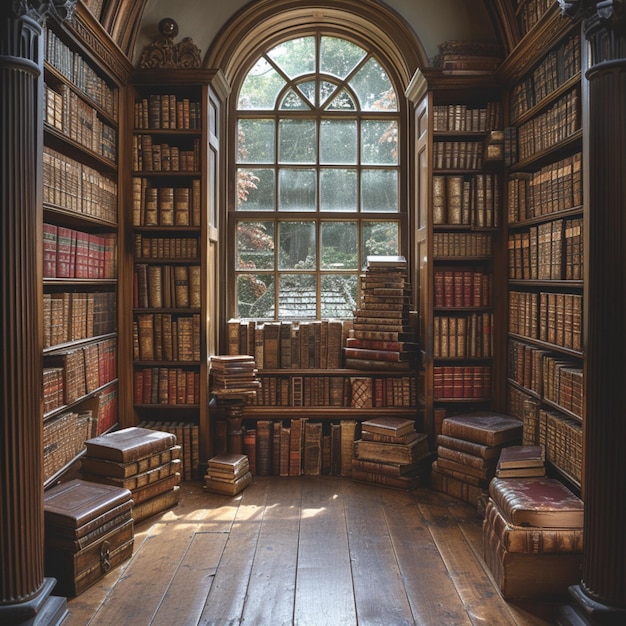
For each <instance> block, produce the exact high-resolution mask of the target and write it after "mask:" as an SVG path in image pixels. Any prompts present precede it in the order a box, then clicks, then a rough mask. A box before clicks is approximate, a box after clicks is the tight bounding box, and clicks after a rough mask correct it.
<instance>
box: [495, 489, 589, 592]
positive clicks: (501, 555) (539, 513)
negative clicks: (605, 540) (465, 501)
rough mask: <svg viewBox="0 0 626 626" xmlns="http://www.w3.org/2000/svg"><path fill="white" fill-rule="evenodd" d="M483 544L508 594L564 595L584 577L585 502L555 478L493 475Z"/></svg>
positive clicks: (502, 587)
mask: <svg viewBox="0 0 626 626" xmlns="http://www.w3.org/2000/svg"><path fill="white" fill-rule="evenodd" d="M483 545H484V559H485V563H486V564H487V566H488V567H489V569H490V571H491V574H492V576H493V578H494V580H495V582H496V584H497V585H498V587H499V589H500V592H501V594H502V596H503V597H504V598H507V599H509V598H511V599H524V598H549V597H557V596H564V595H566V593H567V588H568V587H569V586H570V585H575V584H577V583H579V582H580V578H581V575H582V572H581V565H582V551H583V502H582V500H580V498H578V497H577V496H576V495H575V494H574V493H572V492H571V491H570V490H569V489H567V487H565V486H564V485H563V484H562V483H561V482H559V481H558V480H556V479H554V478H547V477H544V476H542V477H536V478H494V479H493V480H492V481H491V483H490V485H489V500H488V502H487V509H486V512H485V518H484V520H483Z"/></svg>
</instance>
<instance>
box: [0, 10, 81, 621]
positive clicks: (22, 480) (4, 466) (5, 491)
mask: <svg viewBox="0 0 626 626" xmlns="http://www.w3.org/2000/svg"><path fill="white" fill-rule="evenodd" d="M74 3H75V0H74ZM56 4H57V6H56V7H55V5H54V4H53V3H44V2H27V1H26V0H22V1H19V0H13V1H11V0H4V1H3V2H1V3H0V150H1V153H0V299H1V301H2V309H1V313H0V315H1V318H0V319H1V323H0V468H1V469H0V623H2V624H7V625H8V624H21V623H26V622H28V623H36V624H53V623H54V624H56V623H59V622H60V620H61V619H62V618H63V617H64V615H65V613H66V603H65V599H64V598H55V597H53V596H51V591H52V588H53V587H54V584H55V581H54V579H48V578H45V577H44V567H43V552H44V546H43V536H44V531H43V481H42V476H43V473H42V460H43V456H42V432H43V427H42V420H41V416H42V403H41V389H42V380H41V378H42V366H41V346H42V341H41V330H40V329H41V328H42V325H41V319H40V304H39V298H40V295H39V294H40V291H41V275H42V273H41V237H40V233H41V229H42V225H41V170H42V168H41V158H42V149H43V139H42V138H43V135H42V127H43V126H42V125H43V106H42V102H43V78H42V72H43V47H44V35H43V29H42V24H43V21H44V20H45V18H46V15H47V14H48V13H49V12H50V11H55V12H56V11H57V9H58V10H59V11H61V13H62V14H63V13H66V11H65V8H66V5H67V4H68V3H67V2H59V1H58V0H57V3H56Z"/></svg>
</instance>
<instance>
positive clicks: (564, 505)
mask: <svg viewBox="0 0 626 626" xmlns="http://www.w3.org/2000/svg"><path fill="white" fill-rule="evenodd" d="M489 496H490V497H491V499H492V500H493V501H494V502H495V504H496V505H497V506H498V508H499V509H500V511H502V514H503V515H504V517H505V519H506V520H507V521H508V522H509V523H511V524H515V525H516V526H537V527H540V528H582V527H583V510H584V507H583V502H582V500H581V499H580V498H578V497H577V496H576V495H575V494H574V493H572V492H571V491H570V490H569V489H568V488H567V487H566V486H565V485H563V483H561V482H559V481H558V480H556V479H555V478H547V477H538V478H494V479H493V480H492V481H491V483H490V484H489Z"/></svg>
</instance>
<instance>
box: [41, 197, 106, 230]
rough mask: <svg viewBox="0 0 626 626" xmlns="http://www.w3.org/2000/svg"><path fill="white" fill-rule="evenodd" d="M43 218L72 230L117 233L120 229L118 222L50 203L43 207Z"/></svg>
mask: <svg viewBox="0 0 626 626" xmlns="http://www.w3.org/2000/svg"><path fill="white" fill-rule="evenodd" d="M43 216H44V221H50V220H54V221H55V222H56V223H57V224H61V225H63V226H69V227H72V228H82V227H87V228H89V229H90V230H93V231H94V232H116V231H117V227H118V225H117V222H112V221H110V220H107V219H102V218H99V217H97V216H95V215H88V214H86V213H77V212H76V211H71V210H69V209H67V208H65V207H63V206H60V205H56V204H50V203H49V202H46V203H44V205H43Z"/></svg>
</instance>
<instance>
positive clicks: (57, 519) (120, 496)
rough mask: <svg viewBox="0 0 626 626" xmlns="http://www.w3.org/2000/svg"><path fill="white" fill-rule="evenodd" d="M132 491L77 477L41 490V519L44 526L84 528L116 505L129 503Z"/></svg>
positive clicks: (49, 527)
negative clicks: (42, 501)
mask: <svg viewBox="0 0 626 626" xmlns="http://www.w3.org/2000/svg"><path fill="white" fill-rule="evenodd" d="M130 500H131V492H130V491H129V490H128V489H123V488H120V487H115V486H113V485H100V484H97V483H91V482H87V481H85V480H81V479H79V478H76V479H74V480H70V481H68V482H66V483H61V484H60V485H56V486H55V487H52V488H51V489H49V490H48V491H46V492H45V493H44V520H45V525H46V528H47V529H52V528H56V527H59V528H71V529H77V528H82V529H84V528H86V525H87V524H88V523H89V522H91V521H92V520H94V519H97V518H100V519H101V521H106V520H102V518H101V516H102V515H103V514H106V513H107V512H109V511H114V510H115V509H116V507H117V506H119V505H123V504H126V503H128V502H129V501H130Z"/></svg>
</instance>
